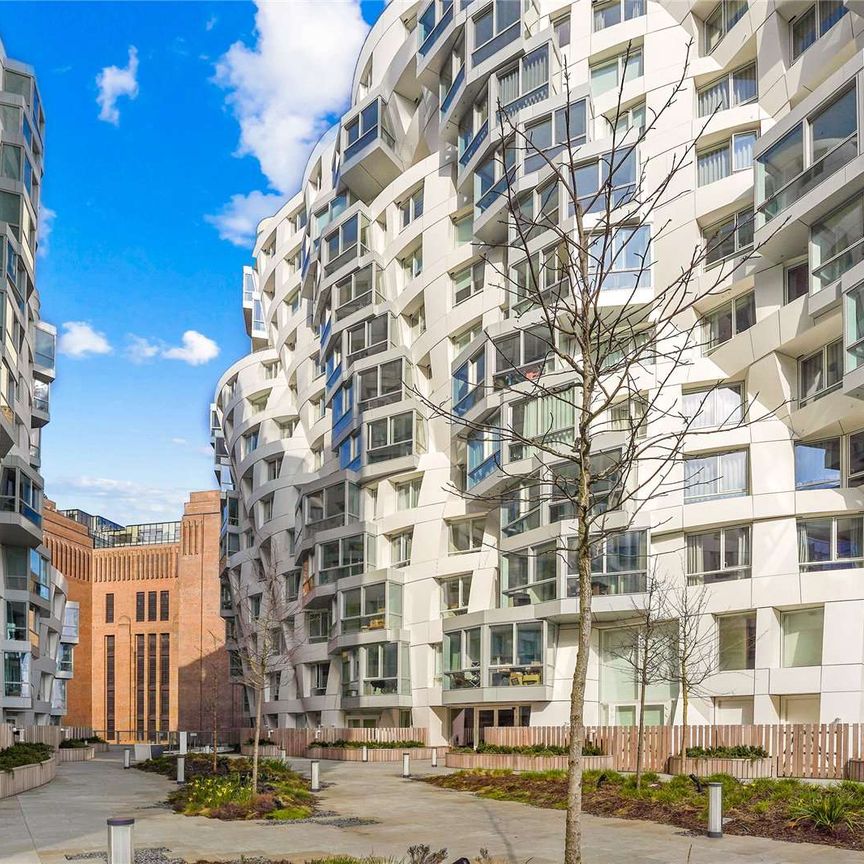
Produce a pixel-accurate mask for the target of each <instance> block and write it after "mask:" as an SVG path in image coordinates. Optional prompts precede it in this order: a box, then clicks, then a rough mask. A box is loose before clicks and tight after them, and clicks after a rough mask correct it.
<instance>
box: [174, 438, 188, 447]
mask: <svg viewBox="0 0 864 864" xmlns="http://www.w3.org/2000/svg"><path fill="white" fill-rule="evenodd" d="M171 443H172V444H176V445H177V446H178V447H185V446H186V445H187V444H188V443H189V442H188V441H187V440H186V439H185V438H172V439H171Z"/></svg>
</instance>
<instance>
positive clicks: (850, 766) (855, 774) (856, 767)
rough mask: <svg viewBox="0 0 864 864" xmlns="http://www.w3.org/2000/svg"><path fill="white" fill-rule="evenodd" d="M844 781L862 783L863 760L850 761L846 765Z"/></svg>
mask: <svg viewBox="0 0 864 864" xmlns="http://www.w3.org/2000/svg"><path fill="white" fill-rule="evenodd" d="M846 779H847V780H856V781H858V782H859V783H864V759H850V760H849V761H848V762H847V763H846Z"/></svg>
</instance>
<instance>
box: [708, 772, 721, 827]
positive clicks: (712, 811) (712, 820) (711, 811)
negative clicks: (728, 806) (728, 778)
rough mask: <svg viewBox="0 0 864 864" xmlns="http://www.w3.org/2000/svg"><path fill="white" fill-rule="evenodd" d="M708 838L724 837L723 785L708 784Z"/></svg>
mask: <svg viewBox="0 0 864 864" xmlns="http://www.w3.org/2000/svg"><path fill="white" fill-rule="evenodd" d="M708 836H709V837H714V838H717V837H722V836H723V784H722V783H709V784H708Z"/></svg>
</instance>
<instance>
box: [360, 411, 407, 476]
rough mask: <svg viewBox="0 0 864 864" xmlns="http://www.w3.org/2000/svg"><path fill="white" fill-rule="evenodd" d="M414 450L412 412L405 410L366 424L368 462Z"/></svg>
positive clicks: (402, 454)
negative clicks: (402, 412)
mask: <svg viewBox="0 0 864 864" xmlns="http://www.w3.org/2000/svg"><path fill="white" fill-rule="evenodd" d="M413 450H414V414H413V412H411V411H407V412H405V413H404V414H396V415H394V416H393V417H382V418H381V419H380V420H373V421H372V422H371V423H367V424H366V459H367V461H368V462H369V464H370V465H371V464H374V463H376V462H382V461H384V460H386V459H398V458H399V457H401V456H410V455H411V453H412V452H413Z"/></svg>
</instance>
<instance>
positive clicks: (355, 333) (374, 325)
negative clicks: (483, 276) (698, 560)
mask: <svg viewBox="0 0 864 864" xmlns="http://www.w3.org/2000/svg"><path fill="white" fill-rule="evenodd" d="M388 319H389V316H388V315H387V314H386V313H385V314H384V315H379V316H378V317H377V318H370V319H369V320H368V321H364V322H363V323H362V324H358V325H357V326H356V327H352V328H351V329H350V330H349V331H348V364H349V365H350V364H351V363H354V362H355V361H356V360H360V359H362V358H363V357H369V356H370V355H372V354H378V353H380V352H381V351H385V350H386V349H387V346H388V344H389V343H388V326H387V325H388V323H389V320H388Z"/></svg>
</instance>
